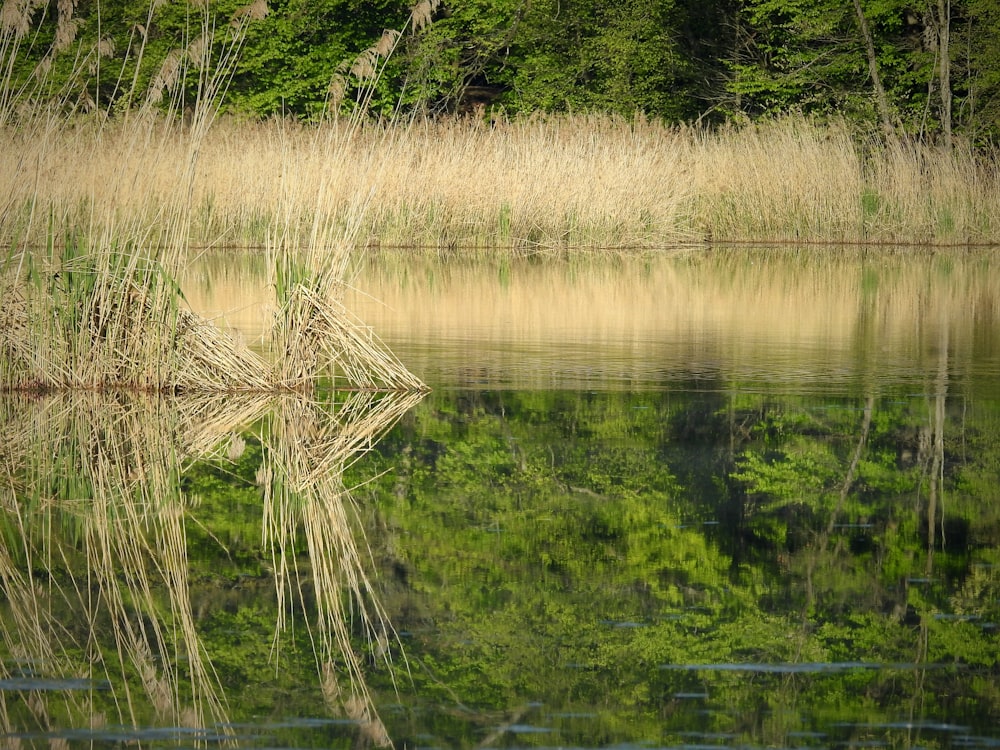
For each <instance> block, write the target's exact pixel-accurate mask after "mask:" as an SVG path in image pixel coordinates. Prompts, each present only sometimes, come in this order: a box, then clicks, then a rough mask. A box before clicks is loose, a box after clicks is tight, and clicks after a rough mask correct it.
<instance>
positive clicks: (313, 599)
mask: <svg viewBox="0 0 1000 750" xmlns="http://www.w3.org/2000/svg"><path fill="white" fill-rule="evenodd" d="M418 400H419V397H417V396H409V395H403V394H393V393H389V394H372V393H367V394H366V393H352V394H347V395H346V396H345V395H342V394H341V395H339V396H337V397H336V398H334V397H333V396H331V398H330V399H329V400H327V401H325V402H315V401H308V400H303V399H301V398H298V397H293V396H283V397H273V398H269V397H264V396H259V397H252V396H246V397H244V396H239V397H236V396H233V397H227V398H207V397H206V398H159V397H155V396H145V395H136V394H126V393H118V394H111V395H97V394H86V393H84V394H66V395H61V396H55V397H51V398H44V399H40V398H28V397H18V396H8V397H4V398H3V399H0V409H2V415H0V416H2V418H0V424H2V425H4V428H3V435H2V440H3V444H4V449H3V451H2V453H0V466H2V473H3V476H4V478H5V481H4V482H3V485H2V491H0V508H2V510H0V514H2V515H0V524H2V528H3V534H2V536H0V586H2V590H3V594H4V604H3V607H2V635H3V658H2V664H0V669H2V670H3V672H2V677H0V702H2V704H0V705H2V710H0V730H2V732H3V735H4V736H5V737H6V738H7V739H8V740H9V741H10V742H12V743H13V742H15V741H16V740H19V739H27V740H32V741H34V740H46V741H52V742H57V743H58V742H69V741H84V742H91V743H99V744H104V743H112V744H113V743H118V742H136V741H138V742H159V741H166V740H171V741H174V742H179V743H182V744H190V743H196V744H205V743H211V744H214V743H218V742H226V743H229V742H235V741H238V740H240V739H241V738H244V739H247V738H249V739H250V740H252V741H256V740H257V739H259V737H260V733H261V732H263V731H271V730H273V729H274V726H273V725H268V726H269V727H270V729H268V730H265V729H264V728H263V727H262V726H260V725H259V720H258V719H256V718H255V720H254V722H253V726H252V727H248V726H247V725H246V724H241V723H238V722H235V721H234V719H236V718H240V719H242V720H243V721H244V722H245V721H246V720H247V718H248V714H247V711H246V708H247V707H245V706H242V705H241V704H242V703H244V702H245V700H246V698H245V695H244V694H243V693H242V692H238V693H237V695H236V696H234V697H235V698H236V700H237V701H238V702H237V704H236V706H234V705H233V703H231V701H230V697H231V696H230V694H231V693H232V692H233V688H234V686H239V684H240V682H241V680H239V679H234V675H236V674H237V673H242V674H244V675H249V674H266V673H267V672H268V671H269V670H272V671H273V672H274V673H275V674H276V675H277V674H280V671H281V670H282V669H283V668H287V666H288V664H287V662H288V659H285V658H283V655H282V654H281V650H282V649H283V648H288V649H289V650H292V651H295V650H298V649H301V647H302V645H303V643H302V641H303V639H302V638H299V639H298V640H296V638H295V637H294V635H293V633H292V631H293V624H294V623H297V625H295V627H297V628H299V629H301V630H302V631H304V634H305V635H306V639H305V642H306V643H310V644H311V648H310V649H309V651H310V652H311V654H312V662H313V664H312V669H311V670H307V671H306V672H303V671H302V670H301V666H300V667H299V671H297V672H296V673H295V674H294V679H293V680H291V684H293V685H295V686H296V689H297V690H299V691H301V690H303V689H304V687H305V686H304V685H303V683H302V680H303V677H304V676H305V675H306V674H308V672H309V671H311V672H312V681H313V682H314V683H315V684H316V686H317V690H318V692H319V693H320V694H321V696H322V701H321V703H320V704H319V706H316V705H314V706H313V707H312V710H313V711H314V712H315V713H314V714H313V715H314V716H317V717H320V718H319V719H317V720H318V721H324V720H328V719H325V718H324V717H330V719H333V718H343V719H344V722H342V723H345V724H348V725H349V727H350V728H349V730H348V731H349V733H350V734H352V735H356V736H359V737H361V738H364V739H366V740H367V741H368V742H372V743H375V744H378V745H385V744H387V743H388V737H387V735H386V732H385V728H384V726H383V724H382V722H381V719H380V718H379V716H378V712H377V710H376V709H375V707H374V705H373V703H372V701H371V696H370V694H369V692H368V689H367V686H366V684H365V672H366V670H365V669H364V668H363V667H364V665H363V664H362V657H361V656H360V655H359V654H358V653H356V652H355V648H356V645H355V643H354V640H356V638H355V636H356V635H357V634H356V633H355V632H353V630H354V629H356V628H357V626H359V625H360V626H361V628H362V635H364V636H365V637H367V638H368V639H369V640H370V641H372V642H377V643H378V644H379V648H380V650H381V651H380V658H381V659H382V660H383V662H385V663H390V661H391V660H390V653H391V649H390V643H389V642H390V639H392V638H394V635H393V631H392V628H391V625H390V624H389V623H388V621H387V620H386V618H385V616H384V614H383V612H382V610H381V608H380V606H379V604H378V601H377V599H376V598H375V597H374V596H373V593H372V588H371V584H370V582H369V580H368V578H367V575H368V574H367V573H366V566H365V564H364V563H365V560H364V556H363V554H362V553H361V552H360V551H359V546H358V536H357V533H358V525H357V523H356V521H354V520H353V519H352V511H351V508H352V504H351V503H352V501H351V499H350V494H349V492H348V489H347V488H346V487H345V486H344V484H343V480H342V476H343V472H344V468H345V466H346V465H348V464H349V463H350V462H352V461H354V460H355V459H356V458H357V456H358V455H359V453H361V452H364V451H366V450H370V449H371V448H372V446H373V445H374V444H375V443H376V442H377V440H378V438H379V437H380V435H381V434H382V433H383V432H384V431H385V430H386V429H387V428H388V427H389V426H391V425H392V424H393V423H394V422H395V421H396V420H397V419H398V418H399V417H400V416H401V415H402V414H403V413H405V411H406V410H408V409H409V408H411V407H412V406H413V404H414V403H415V402H416V401H418ZM247 430H250V431H249V432H247ZM248 441H252V442H253V446H254V450H253V451H252V452H251V453H252V455H251V456H249V457H248V458H249V460H248V461H244V460H243V457H244V453H245V452H246V451H247V443H248ZM251 472H252V474H251ZM219 479H222V480H223V481H224V484H223V489H222V492H221V493H220V492H219V488H218V480H219ZM241 492H242V493H243V494H244V495H247V496H249V497H255V498H256V499H255V505H256V507H257V514H258V516H259V517H261V520H260V522H259V523H258V524H257V539H258V540H260V541H259V542H257V543H256V544H253V545H252V546H251V547H249V548H248V547H246V546H245V542H244V540H243V539H242V538H241V536H242V533H243V531H244V529H245V527H241V526H240V525H238V524H235V525H234V524H233V523H230V522H228V521H227V519H226V518H225V512H226V509H227V507H230V506H231V505H233V503H234V499H235V498H237V497H239V496H240V493H241ZM261 510H262V511H263V512H262V513H261ZM303 540H304V546H303ZM192 553H194V557H192V556H191V554H192ZM240 558H242V559H240ZM235 560H239V564H237V565H236V566H235V570H233V568H234V565H233V563H234V561H235ZM227 568H228V569H230V570H229V571H228V572H229V573H230V575H227V574H226V573H227V570H226V569H227ZM233 572H235V576H233V575H232V573H233ZM266 572H269V573H270V575H269V577H270V579H271V583H270V588H271V592H270V594H265V595H264V599H263V601H264V602H267V603H268V605H267V607H266V608H265V612H267V614H266V615H264V616H263V617H262V618H261V622H257V623H255V625H256V626H260V625H264V624H266V623H269V626H268V627H269V629H270V631H271V634H270V637H269V638H267V639H262V641H261V642H257V643H253V644H244V643H242V641H243V639H244V638H254V639H261V635H262V633H261V632H260V628H259V627H257V628H256V632H254V629H248V628H247V627H246V623H244V624H243V625H244V627H242V628H240V629H235V630H234V629H233V626H234V625H236V624H237V622H235V621H233V620H232V618H227V617H224V616H223V614H224V612H225V611H226V610H227V608H228V607H230V606H231V604H232V602H234V601H239V600H240V597H239V595H238V594H235V595H234V593H233V590H234V589H236V588H243V587H245V586H247V585H248V584H250V586H251V587H252V588H253V589H255V591H254V597H253V599H254V601H255V604H254V606H259V605H260V603H261V601H262V600H261V599H260V596H261V594H262V592H263V586H262V582H263V580H264V579H265V578H266V577H268V576H266V575H265V573H266ZM220 595H221V597H222V598H224V597H230V598H231V599H230V604H226V603H225V601H220ZM234 596H235V598H232V597H234ZM272 602H273V604H272ZM220 603H221V604H222V607H221V609H220V607H219V605H220ZM352 609H353V611H354V614H353V616H351V615H350V611H351V610H352ZM233 611H234V612H235V613H236V614H237V615H242V616H246V615H247V610H246V609H244V608H243V607H236V608H235V609H234V610H233ZM268 643H269V644H270V651H271V653H270V654H268V647H267V644H268ZM235 654H241V655H242V656H244V657H251V658H256V659H259V660H260V662H259V664H252V663H240V662H239V660H238V659H237V660H236V661H235V662H234V655H235ZM296 658H297V661H298V662H299V663H301V662H303V658H302V655H301V654H300V655H299V656H298V657H296ZM292 661H293V662H295V661H296V660H295V659H293V660H292ZM306 663H308V660H307V661H306ZM275 679H276V678H275ZM286 679H287V678H286ZM242 681H243V682H245V681H246V678H244V679H243V680H242ZM272 681H274V680H273V679H272ZM278 682H279V683H280V680H278ZM253 687H255V688H262V687H263V686H262V685H255V686H253ZM293 709H294V710H295V711H297V710H300V709H301V706H300V705H299V704H298V703H296V704H295V705H294V706H290V707H287V708H286V709H285V710H288V711H293ZM276 710H280V707H279V706H267V707H266V710H265V716H268V715H270V714H271V713H272V712H274V711H276ZM279 715H280V714H279ZM291 715H292V716H294V715H295V714H294V711H293V713H292V714H291ZM249 716H253V714H252V713H251V714H249ZM341 731H342V732H343V731H344V730H343V729H341Z"/></svg>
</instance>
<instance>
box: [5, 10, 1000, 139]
mask: <svg viewBox="0 0 1000 750" xmlns="http://www.w3.org/2000/svg"><path fill="white" fill-rule="evenodd" d="M4 7H5V8H7V9H8V10H5V17H4V18H5V20H4V32H3V34H4V38H5V39H6V41H5V42H4V44H3V45H2V49H0V63H2V66H0V69H2V71H3V76H4V78H3V79H2V81H3V100H4V101H5V102H6V101H8V100H10V99H12V98H18V97H22V96H24V95H29V94H30V96H32V97H33V96H36V95H37V96H39V97H42V98H47V99H49V100H51V99H55V100H57V101H59V102H60V103H62V104H63V105H64V106H66V107H68V108H83V109H97V110H102V111H108V110H111V111H114V110H116V109H118V110H121V109H127V108H129V107H132V106H135V105H136V104H141V103H143V102H144V101H146V100H147V99H149V100H151V101H156V100H157V98H158V97H159V98H160V103H161V106H169V107H173V108H174V109H176V110H182V109H183V108H184V107H185V106H189V104H190V101H191V99H192V98H194V97H196V96H197V95H198V90H199V89H198V86H199V80H201V79H202V77H203V75H204V70H205V68H206V64H211V65H214V66H216V68H217V69H220V70H222V72H223V73H224V76H225V82H226V86H227V87H228V90H227V91H226V94H227V101H228V103H229V105H230V106H231V107H233V108H234V109H237V110H240V111H243V112H246V113H249V114H252V115H256V116H260V115H270V114H274V113H287V114H291V115H295V116H299V117H306V118H308V117H315V116H317V115H318V114H319V113H320V112H322V111H324V108H326V107H327V106H328V100H329V97H330V88H331V81H332V80H333V79H334V76H335V73H336V71H337V70H338V67H339V66H342V64H343V63H345V61H346V62H348V63H349V62H350V61H352V60H354V59H355V58H356V56H357V55H359V54H360V53H362V52H363V51H364V50H365V49H367V48H369V47H370V45H372V44H374V43H376V41H377V40H378V39H379V38H380V36H381V35H382V34H383V32H384V31H385V30H386V29H394V30H397V31H401V32H402V31H406V33H405V34H404V36H403V37H402V38H401V39H400V42H399V44H398V46H397V47H396V48H395V51H394V53H393V55H392V57H391V58H389V59H388V60H383V61H382V62H383V64H384V65H385V67H384V70H383V71H382V73H383V74H382V76H381V77H380V78H379V79H378V83H377V86H376V88H375V91H374V97H373V99H372V100H371V102H370V104H371V106H372V109H373V111H374V112H375V113H376V114H379V115H384V114H388V113H392V112H394V111H397V110H398V109H399V107H400V106H402V108H403V109H404V110H406V111H412V112H417V113H422V114H427V113H429V114H435V115H436V114H441V113H449V112H460V113H469V112H477V111H479V110H480V109H481V108H488V107H492V108H496V109H497V110H498V111H502V112H504V113H506V114H509V115H513V114H524V113H533V112H554V111H570V110H572V111H588V110H596V111H601V112H614V113H618V114H622V115H625V116H632V115H633V114H635V113H637V112H640V113H643V114H645V115H647V116H652V117H659V118H664V119H666V120H669V121H673V122H680V121H691V120H698V121H710V122H711V121H716V122H718V121H722V120H725V119H737V120H744V119H746V118H757V117H762V116H770V115H775V114H779V113H785V112H789V111H797V112H798V111H801V112H808V113H812V114H815V115H819V116H831V115H836V116H841V117H847V118H848V119H850V120H852V121H854V122H856V123H858V124H859V125H860V126H862V127H869V126H872V125H877V126H880V127H882V129H884V130H888V131H891V132H892V134H893V137H895V136H900V137H921V138H937V139H940V140H942V141H948V140H950V136H951V134H952V133H953V132H954V133H956V134H960V135H966V136H970V137H972V138H974V139H977V140H984V139H987V138H989V137H990V136H992V135H995V134H996V129H997V124H996V123H997V121H998V118H997V116H996V115H997V112H998V111H1000V104H998V102H1000V73H998V71H1000V13H998V11H997V9H996V4H995V3H993V2H989V1H988V0H953V1H951V2H927V3H922V4H921V3H918V4H914V3H911V2H907V1H906V0H858V2H836V1H835V0H791V1H790V2H778V1H777V0H714V1H713V2H695V0H623V2H619V3H612V4H607V3H597V2H593V0H558V1H557V0H538V1H537V2H526V0H450V1H445V2H441V3H433V4H429V3H423V4H422V5H421V6H420V7H421V8H422V10H420V11H419V12H420V13H421V14H422V15H421V17H424V18H426V19H428V20H429V21H430V23H429V24H428V25H424V24H418V25H417V26H418V28H414V26H413V24H410V23H409V21H408V19H409V18H410V14H411V11H412V10H413V7H411V4H410V3H407V2H403V1H402V0H379V1H378V2H374V3H364V2H359V1H358V0H320V2H317V3H306V2H303V1H302V0H272V1H271V2H269V3H266V4H265V3H264V2H263V0H257V2H255V3H251V4H249V5H245V4H242V3H240V2H237V1H236V0H212V2H209V3H207V4H189V3H187V2H184V1H183V0H168V1H167V2H158V3H154V4H149V3H148V2H144V1H143V0H106V1H104V2H101V3H78V4H74V3H69V2H67V3H58V4H54V5H45V4H43V3H32V2H27V3H23V2H16V1H15V0H8V2H7V3H5V6H4ZM251 9H253V10H252V11H251ZM22 11H23V12H22ZM15 16H17V19H16V22H15ZM248 16H252V17H253V18H254V19H255V20H254V22H253V23H250V24H247V25H246V26H245V27H244V26H243V25H242V19H246V18H247V17H248ZM234 24H235V25H234ZM236 28H239V29H240V32H239V35H237V34H236V33H235V31H234V29H236ZM28 31H30V34H29V33H28ZM243 34H245V38H244V36H243ZM237 36H238V37H239V38H238V39H237ZM206 37H210V38H211V44H210V45H209V47H210V48H211V49H212V50H213V54H212V55H211V56H209V57H208V58H205V57H204V56H203V55H201V54H193V53H196V52H199V53H200V51H201V50H204V49H205V45H204V39H205V38H206ZM227 50H228V52H227ZM230 53H231V56H228V57H227V55H229V54H230ZM237 53H238V54H237ZM945 55H947V59H945V58H944V56H945ZM230 75H231V76H232V79H231V81H230V79H229V76H230ZM178 78H179V79H180V81H181V83H180V84H178V82H177V79H178ZM224 88H225V87H224ZM4 106H5V107H6V108H9V106H10V105H9V103H8V104H4Z"/></svg>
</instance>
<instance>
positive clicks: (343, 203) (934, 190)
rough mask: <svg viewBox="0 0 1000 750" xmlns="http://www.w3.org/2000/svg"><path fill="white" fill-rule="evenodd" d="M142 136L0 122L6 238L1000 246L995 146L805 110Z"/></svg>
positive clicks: (0, 196)
mask: <svg viewBox="0 0 1000 750" xmlns="http://www.w3.org/2000/svg"><path fill="white" fill-rule="evenodd" d="M135 131H136V128H135V127H134V121H133V123H132V126H131V127H122V126H119V125H118V124H117V123H115V122H106V123H103V124H101V125H100V126H98V125H97V124H96V123H95V122H94V121H93V120H86V119H85V120H82V121H80V122H78V123H71V124H69V125H67V126H65V127H61V128H59V129H57V130H56V131H55V132H52V133H49V134H47V135H46V137H45V138H33V137H32V138H26V137H24V136H23V135H22V133H21V132H20V131H18V130H15V129H11V128H5V129H3V130H0V138H2V143H0V210H2V211H3V223H2V230H3V233H4V237H3V240H4V242H5V243H7V244H8V245H9V244H11V243H19V242H30V243H35V244H37V243H39V242H41V241H42V240H43V236H44V233H45V231H46V222H45V221H44V220H42V219H40V217H44V216H46V215H50V214H51V215H54V216H56V217H57V218H58V219H59V220H60V222H61V223H63V224H65V225H68V226H72V227H77V228H79V227H87V228H91V229H94V228H96V226H95V225H99V226H101V227H103V226H106V225H107V224H109V223H112V222H119V223H121V222H123V221H129V222H136V223H138V224H141V225H142V226H144V227H148V235H149V236H148V240H149V241H150V242H151V243H155V244H159V245H165V244H169V243H171V242H172V241H174V240H172V237H171V231H170V227H172V226H173V227H178V226H180V227H182V228H183V229H185V230H188V229H189V230H190V231H189V235H188V236H189V238H190V240H191V242H192V243H194V244H196V245H211V246H219V245H234V246H247V245H256V246H265V245H266V246H271V247H276V246H289V245H291V246H297V247H313V248H317V249H318V250H319V251H320V252H324V250H323V248H322V247H320V246H322V245H323V244H324V243H327V244H332V243H329V239H330V238H331V237H333V236H335V235H337V234H339V235H340V236H344V237H349V238H351V239H355V240H356V241H357V243H358V244H367V245H386V246H404V247H417V246H424V247H433V248H444V249H456V248H479V249H499V250H507V249H529V250H531V249H550V248H565V247H591V248H593V247H614V246H618V247H621V246H627V247H662V246H664V245H676V244H692V243H695V244H700V243H705V242H727V241H733V242H746V241H752V242H784V241H788V242H831V243H859V244H880V243H885V244H961V245H964V244H991V243H994V242H997V241H998V239H1000V178H998V175H997V171H996V168H995V165H994V163H993V161H992V160H991V159H990V158H987V157H988V155H982V154H980V155H977V154H974V153H971V152H969V151H967V150H963V149H962V148H955V149H953V150H951V151H944V150H939V149H935V148H932V147H929V146H923V145H917V144H904V145H894V146H885V145H883V144H881V143H880V142H879V141H878V139H877V138H875V137H871V138H867V137H861V136H859V135H858V134H856V133H852V132H851V131H850V129H849V127H848V126H847V125H845V124H836V123H834V124H827V125H819V124H815V123H813V122H811V121H807V120H805V119H802V118H795V117H790V118H787V119H784V120H779V121H773V122H766V123H759V124H756V125H750V126H746V127H742V128H735V127H734V128H730V129H722V130H716V131H710V130H703V129H698V128H690V127H670V126H665V125H661V124H658V123H654V122H649V121H644V120H636V121H633V122H627V121H625V120H622V119H617V118H613V117H608V116H566V117H551V118H537V119H529V120H524V121H514V122H505V121H498V122H495V123H493V124H486V123H482V122H475V121H471V120H443V121H438V122H418V123H412V124H409V125H406V126H403V125H398V126H392V127H388V128H384V127H378V126H367V127H361V128H358V127H357V126H356V124H355V123H342V124H337V123H335V122H334V123H326V124H323V125H319V126H316V125H305V124H301V123H297V122H291V121H287V120H280V119H276V120H269V121H265V122H240V121H237V120H234V119H226V120H221V121H219V122H217V123H216V124H215V125H214V126H213V128H212V129H211V130H210V131H208V132H207V133H205V134H202V135H201V136H200V139H199V148H198V152H197V161H196V164H193V163H192V157H191V148H190V145H189V143H188V141H187V136H186V135H185V132H184V131H183V128H182V126H180V125H178V126H168V125H166V124H165V123H163V122H158V123H151V124H150V125H149V126H148V127H147V128H146V129H145V130H144V131H143V133H144V135H142V136H141V137H139V136H137V135H136V132H135ZM338 263H339V264H340V265H342V266H349V264H350V260H349V256H348V255H342V257H341V258H340V260H339V261H338Z"/></svg>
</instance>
